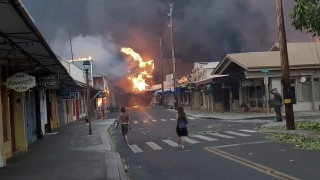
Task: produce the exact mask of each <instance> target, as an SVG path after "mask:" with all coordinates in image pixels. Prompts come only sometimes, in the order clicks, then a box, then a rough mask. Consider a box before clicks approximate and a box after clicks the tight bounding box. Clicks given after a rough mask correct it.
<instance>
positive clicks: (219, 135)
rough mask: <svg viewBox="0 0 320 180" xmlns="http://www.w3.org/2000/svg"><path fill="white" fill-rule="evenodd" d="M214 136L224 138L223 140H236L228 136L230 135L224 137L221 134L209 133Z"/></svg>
mask: <svg viewBox="0 0 320 180" xmlns="http://www.w3.org/2000/svg"><path fill="white" fill-rule="evenodd" d="M208 134H210V135H212V136H218V137H222V138H227V139H231V138H234V137H232V136H228V135H224V134H219V133H208Z"/></svg>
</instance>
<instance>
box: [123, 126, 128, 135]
mask: <svg viewBox="0 0 320 180" xmlns="http://www.w3.org/2000/svg"><path fill="white" fill-rule="evenodd" d="M128 129H129V125H128V124H121V131H122V135H127V134H128Z"/></svg>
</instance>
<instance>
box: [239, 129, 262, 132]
mask: <svg viewBox="0 0 320 180" xmlns="http://www.w3.org/2000/svg"><path fill="white" fill-rule="evenodd" d="M239 131H242V132H248V133H256V132H258V131H255V130H250V129H241V130H239Z"/></svg>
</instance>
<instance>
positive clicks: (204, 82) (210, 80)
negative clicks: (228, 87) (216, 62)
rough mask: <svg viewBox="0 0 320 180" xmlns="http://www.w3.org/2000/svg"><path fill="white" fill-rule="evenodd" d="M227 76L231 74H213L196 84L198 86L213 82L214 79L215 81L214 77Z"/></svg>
mask: <svg viewBox="0 0 320 180" xmlns="http://www.w3.org/2000/svg"><path fill="white" fill-rule="evenodd" d="M227 76H229V75H228V74H223V75H213V76H212V77H211V78H209V79H205V80H202V81H198V82H196V85H197V86H200V85H205V84H208V83H211V82H212V81H214V79H220V78H223V77H227Z"/></svg>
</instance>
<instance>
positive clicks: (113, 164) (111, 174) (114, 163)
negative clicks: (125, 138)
mask: <svg viewBox="0 0 320 180" xmlns="http://www.w3.org/2000/svg"><path fill="white" fill-rule="evenodd" d="M112 127H113V124H112V125H110V126H109V127H108V128H107V132H106V137H107V139H108V142H109V144H110V147H111V150H110V151H107V152H106V159H107V161H106V165H107V179H108V180H129V179H130V178H129V177H128V175H127V174H126V172H125V169H124V165H123V162H122V160H121V156H120V154H119V153H118V152H116V150H115V146H114V144H113V142H112V139H111V137H110V134H109V132H108V130H109V129H110V128H112Z"/></svg>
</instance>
